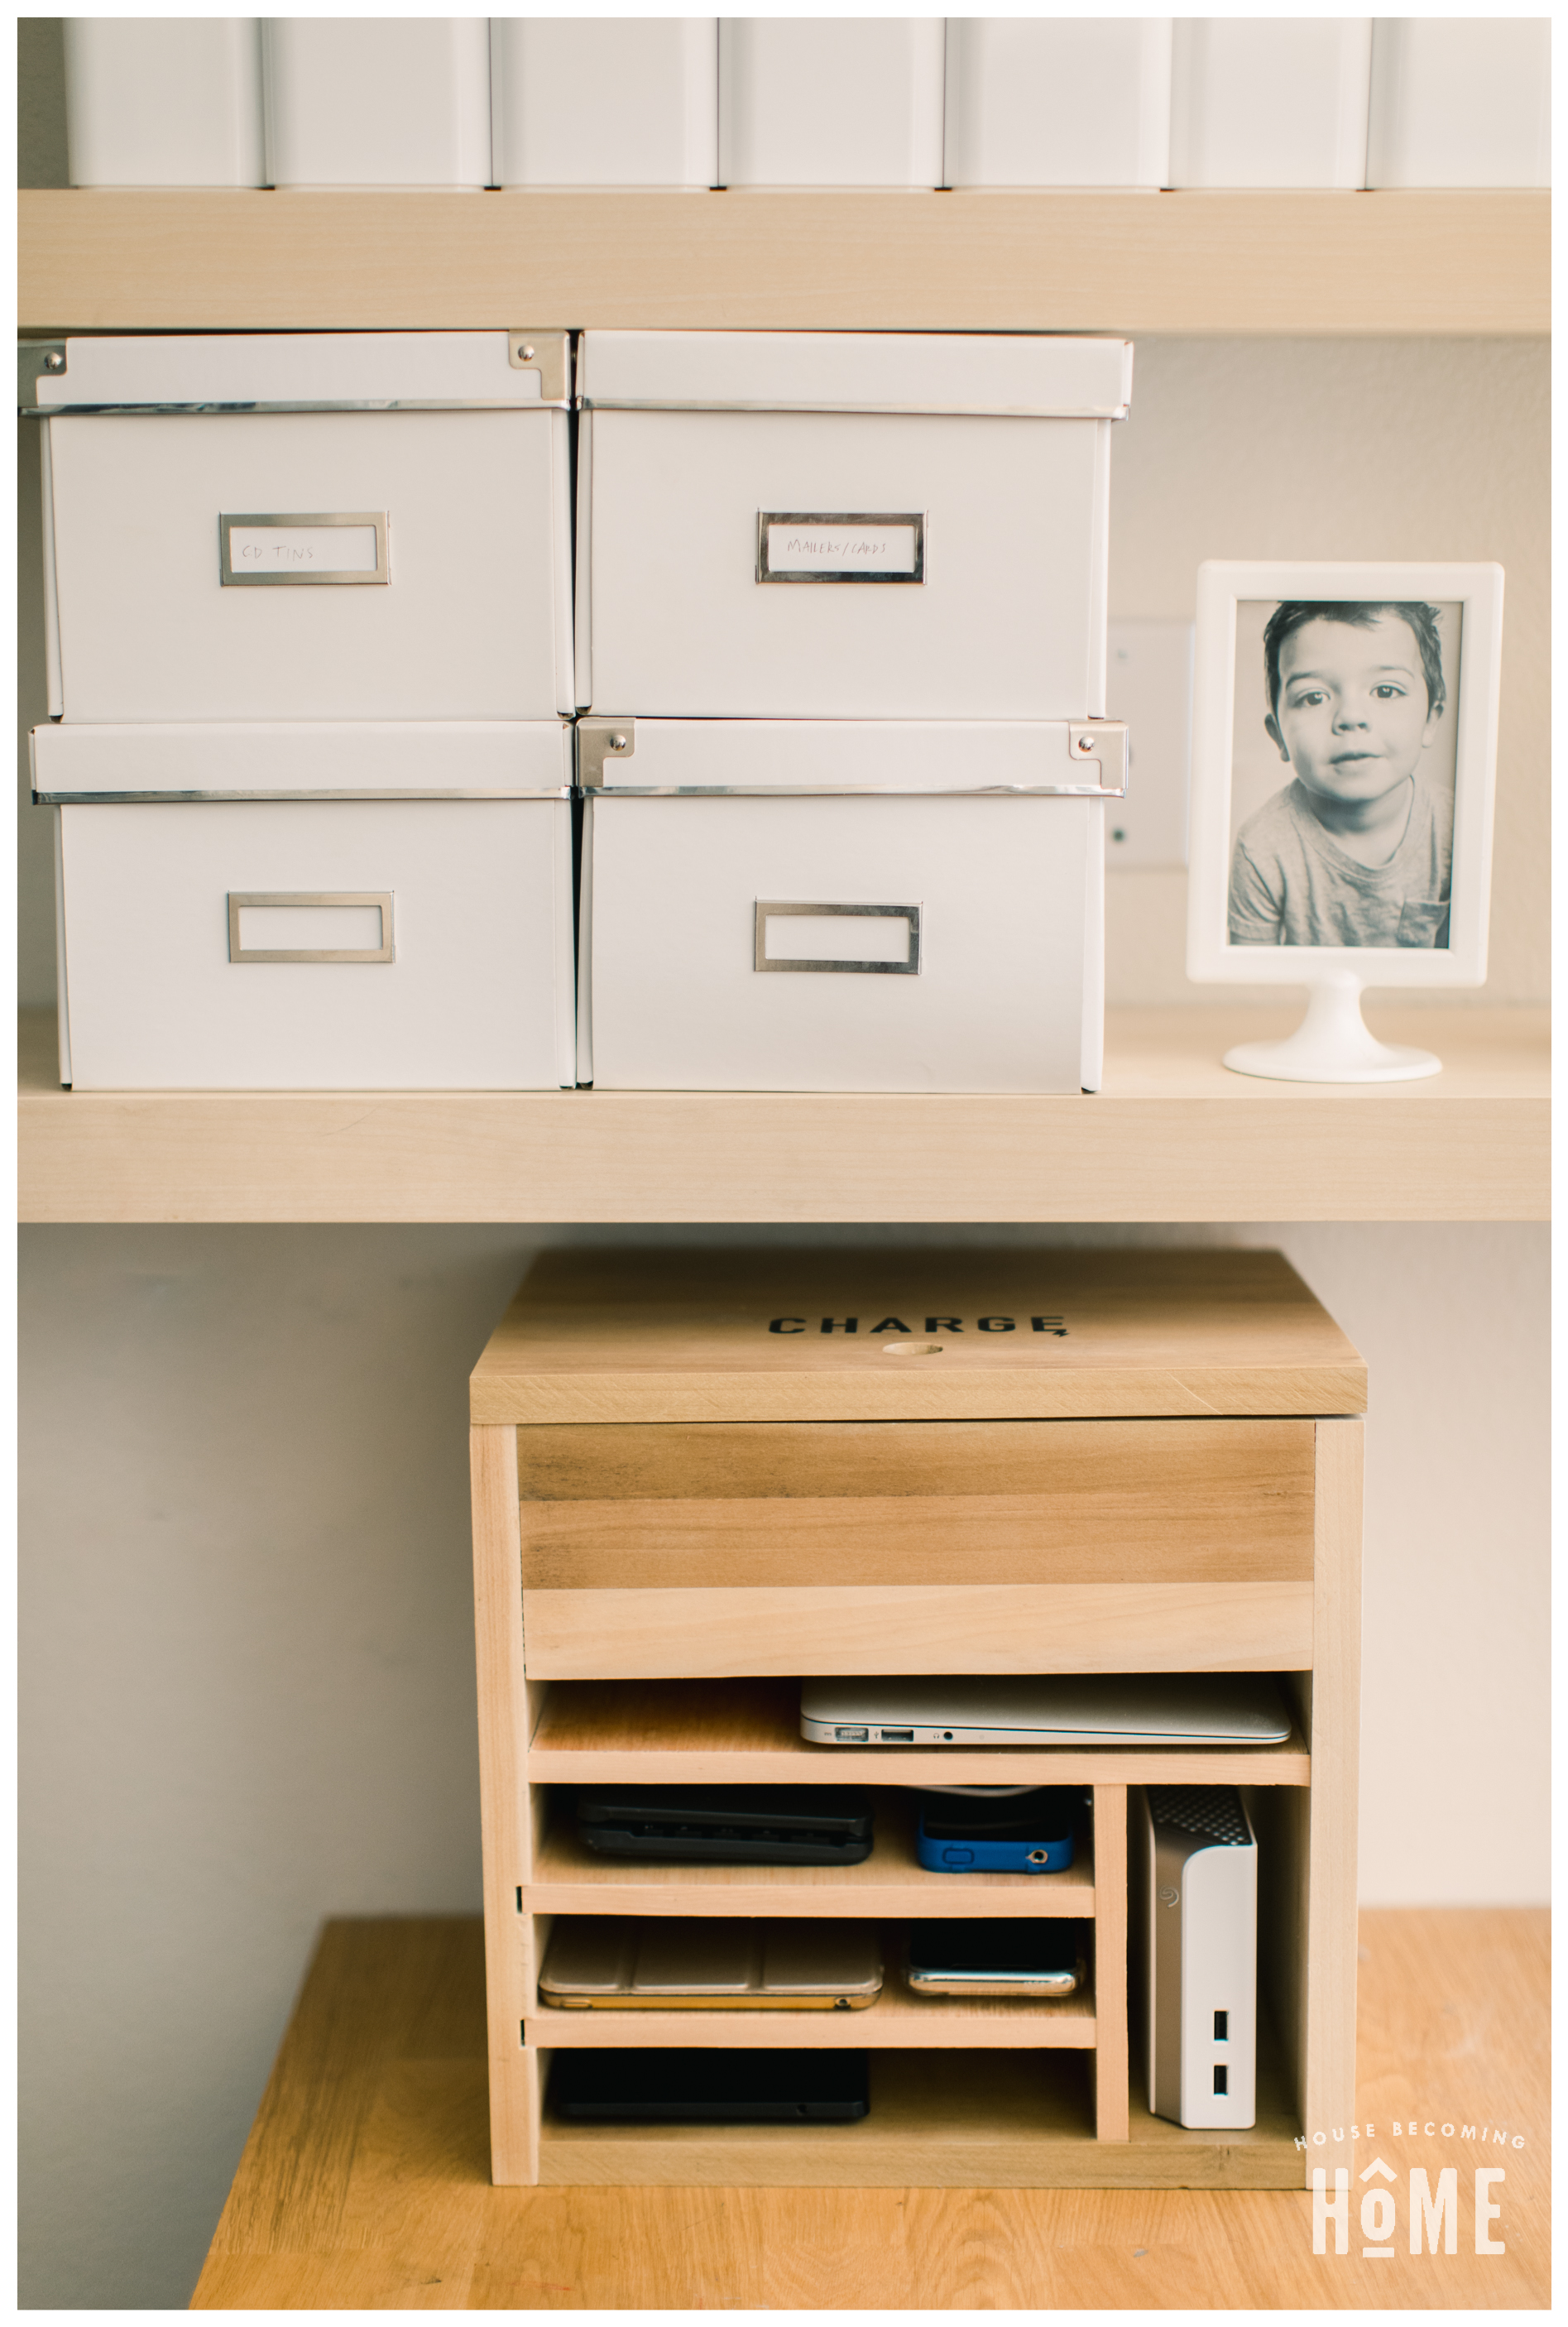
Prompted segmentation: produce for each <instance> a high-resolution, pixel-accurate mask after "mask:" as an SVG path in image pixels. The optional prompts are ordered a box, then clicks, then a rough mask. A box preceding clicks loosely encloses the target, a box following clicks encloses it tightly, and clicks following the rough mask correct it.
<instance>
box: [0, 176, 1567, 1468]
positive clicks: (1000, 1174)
mask: <svg viewBox="0 0 1568 2327" xmlns="http://www.w3.org/2000/svg"><path fill="white" fill-rule="evenodd" d="M75 198H76V197H75V196H68V197H66V199H70V200H74V199H75ZM86 199H88V200H89V201H91V200H94V199H98V198H97V197H95V196H93V195H92V194H90V193H88V194H87V195H86ZM201 199H202V200H203V201H210V200H213V199H216V200H217V201H222V200H224V199H225V198H224V197H223V196H221V195H220V196H218V197H216V198H214V197H208V196H203V197H201ZM240 199H243V198H240ZM287 199H294V198H293V197H289V198H287ZM343 199H346V200H349V201H352V200H353V197H352V196H348V197H344V198H343ZM455 199H461V197H459V198H455ZM476 199H479V200H483V199H486V198H484V197H480V198H476ZM1336 199H1337V198H1336ZM1353 199H1354V198H1353ZM319 256H320V255H319V254H318V257H319ZM142 320H144V321H145V318H144V319H142ZM1299 1016H1300V1010H1299V1007H1297V1008H1293V1007H1292V1006H1290V1005H1284V1006H1282V1007H1278V1008H1275V1007H1269V1008H1256V1007H1253V1006H1250V1005H1240V1004H1221V1005H1197V1006H1193V1007H1188V1006H1185V1005H1183V1006H1181V1007H1170V1008H1166V1009H1159V1010H1144V1011H1128V1010H1112V1011H1108V1012H1107V1013H1106V1079H1105V1087H1104V1089H1102V1090H1101V1091H1099V1092H1097V1094H1095V1095H1094V1096H1092V1097H1088V1098H1085V1097H1081V1096H1080V1097H1077V1098H957V1097H947V1096H942V1095H929V1094H928V1095H924V1096H916V1097H878V1096H872V1095H850V1096H845V1095H839V1096H828V1097H811V1096H799V1095H790V1094H788V1093H773V1092H761V1093H747V1092H735V1093H724V1092H674V1093H660V1092H655V1091H630V1092H611V1091H564V1092H549V1091H510V1092H509V1091H492V1092H485V1091H345V1092H337V1091H239V1092H233V1091H143V1092H125V1091H62V1090H61V1089H60V1088H59V1086H58V1082H57V1080H56V1079H55V1078H56V1070H55V1067H54V1063H53V1056H54V1051H53V1045H54V1014H53V1013H52V1011H50V1012H47V1013H44V1012H38V1011H31V1012H23V1027H22V1036H21V1044H20V1050H21V1064H22V1070H23V1086H22V1092H21V1108H20V1120H19V1126H18V1135H19V1141H20V1145H19V1151H18V1199H19V1204H20V1217H21V1218H22V1219H23V1220H334V1221H338V1220H443V1221H449V1220H451V1221H455V1220H496V1221H501V1222H506V1223H511V1222H514V1221H518V1220H533V1221H541V1222H543V1221H556V1220H558V1221H583V1220H591V1221H604V1220H621V1221H671V1220H675V1221H681V1220H689V1221H697V1222H705V1221H714V1220H717V1221H752V1220H794V1221H818V1220H835V1221H844V1220H851V1221H853V1220H910V1221H918V1220H926V1221H975V1220H989V1221H1013V1220H1037V1221H1056V1220H1546V1219H1548V1218H1549V1217H1550V1192H1549V1180H1548V1159H1549V1098H1548V1080H1549V1070H1548V1059H1547V1023H1548V1021H1547V1014H1546V1013H1545V1011H1544V1010H1538V1009H1507V1010H1495V1009H1459V1008H1433V1009H1419V1008H1410V1007H1405V1008H1400V1007H1394V1008H1388V1007H1385V1006H1380V1005H1371V1006H1370V1007H1369V1009H1368V1012H1367V1017H1368V1023H1370V1025H1371V1026H1372V1029H1373V1031H1374V1033H1376V1034H1377V1036H1378V1037H1379V1039H1380V1040H1383V1041H1386V1042H1411V1043H1416V1044H1420V1045H1423V1046H1425V1047H1427V1048H1435V1049H1436V1050H1437V1051H1438V1052H1439V1053H1440V1055H1441V1056H1442V1061H1443V1071H1442V1074H1440V1075H1433V1076H1432V1077H1431V1078H1430V1079H1428V1080H1426V1081H1424V1082H1418V1083H1388V1084H1381V1085H1370V1086H1367V1085H1362V1086H1338V1087H1331V1088H1330V1087H1325V1086H1323V1085H1321V1084H1311V1083H1271V1082H1265V1081H1262V1080H1260V1079H1257V1078H1256V1077H1253V1076H1248V1075H1233V1074H1227V1072H1226V1070H1225V1069H1224V1068H1223V1067H1222V1066H1221V1064H1220V1063H1219V1061H1220V1058H1221V1055H1222V1053H1223V1052H1224V1051H1225V1050H1226V1049H1227V1047H1228V1046H1229V1045H1230V1044H1232V1043H1234V1042H1243V1041H1249V1040H1252V1039H1255V1038H1257V1037H1269V1036H1273V1035H1276V1034H1285V1033H1289V1032H1290V1031H1291V1028H1292V1027H1293V1024H1295V1023H1296V1022H1297V1020H1298V1019H1299ZM632 1158H635V1167H633V1164H632V1163H631V1161H630V1159H632ZM1003 1410H1006V1409H1003ZM1325 1410H1326V1409H1325ZM539 1418H540V1419H552V1418H554V1419H562V1420H571V1419H574V1418H575V1419H581V1420H593V1419H594V1418H595V1416H593V1415H591V1414H590V1415H584V1416H576V1417H574V1416H556V1417H551V1416H541V1417H539ZM693 1418H694V1419H697V1420H701V1419H703V1418H704V1417H703V1416H702V1415H701V1413H700V1412H698V1413H696V1414H695V1415H694V1416H693ZM475 1419H476V1420H478V1421H481V1422H485V1421H490V1422H501V1421H507V1420H515V1419H518V1416H513V1415H509V1414H506V1413H480V1414H476V1416H475Z"/></svg>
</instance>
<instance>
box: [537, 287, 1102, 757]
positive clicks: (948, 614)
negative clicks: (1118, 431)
mask: <svg viewBox="0 0 1568 2327" xmlns="http://www.w3.org/2000/svg"><path fill="white" fill-rule="evenodd" d="M1131 378H1132V349H1131V347H1130V346H1129V345H1128V343H1127V342H1126V341H1123V340H1113V339H1104V340H1091V339H1082V340H1077V339H1065V338H1064V339H1051V338H1046V337H1038V338H1025V337H1004V336H1000V335H999V336H997V337H994V338H967V337H960V336H957V335H954V336H950V337H949V336H942V337H938V336H926V335H910V334H901V333H895V332H889V333H878V334H873V333H858V332H843V333H829V332H789V333H786V332H584V334H583V339H582V341H580V343H579V370H578V387H579V392H580V397H581V400H582V403H583V420H582V426H581V431H580V435H579V439H578V465H577V489H578V524H577V543H578V557H577V593H578V594H577V640H578V668H577V684H578V702H579V704H580V705H585V706H593V708H594V709H596V710H602V711H605V712H611V713H614V712H621V711H635V712H637V713H639V714H640V715H647V716H650V717H651V716H655V715H661V716H662V715H668V716H674V717H686V718H689V717H723V716H732V715H733V716H736V717H754V718H763V717H778V718H905V719H908V718H920V719H964V718H1001V719H1077V718H1082V717H1084V716H1085V715H1087V714H1090V713H1094V712H1099V711H1103V709H1104V708H1105V701H1104V687H1105V630H1106V523H1107V501H1108V487H1109V475H1110V426H1109V423H1110V422H1111V420H1113V419H1115V418H1117V417H1119V416H1121V415H1122V414H1124V413H1125V411H1126V409H1127V399H1128V396H1129V393H1130V388H1131ZM825 584H827V585H834V586H823V585H825Z"/></svg>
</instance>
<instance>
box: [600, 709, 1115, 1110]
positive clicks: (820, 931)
mask: <svg viewBox="0 0 1568 2327" xmlns="http://www.w3.org/2000/svg"><path fill="white" fill-rule="evenodd" d="M1092 725H1093V723H1084V724H1081V725H1069V724H1067V723H1061V724H1047V723H1043V722H1042V723H1035V724H1005V723H1002V722H986V721H971V722H949V723H936V722H929V723H926V722H922V723H901V722H897V721H854V722H852V721H843V722H834V723H831V724H821V723H817V722H811V721H805V720H779V721H766V720H756V721H753V720H659V719H654V720H642V719H639V720H636V721H627V720H602V719H590V720H587V721H583V722H582V723H580V725H579V729H578V734H579V750H580V766H581V770H582V772H583V777H584V779H585V780H586V781H587V786H588V789H587V792H586V798H585V803H584V825H583V888H582V893H581V898H580V903H579V955H578V962H579V990H578V1075H579V1079H580V1080H582V1081H583V1082H593V1083H594V1084H596V1085H597V1086H599V1087H600V1088H602V1089H661V1090H694V1089H695V1090H700V1089H723V1090H885V1091H908V1090H949V1091H955V1090H970V1091H1002V1090H1018V1091H1023V1090H1034V1091H1039V1090H1057V1091H1069V1090H1070V1091H1076V1090H1079V1089H1096V1088H1097V1086H1098V1082H1099V1079H1100V1028H1101V1017H1102V1002H1103V995H1102V985H1101V977H1100V960H1101V924H1102V914H1103V897H1104V888H1103V882H1104V864H1103V856H1104V846H1105V844H1104V823H1103V820H1104V814H1105V811H1104V807H1103V804H1102V803H1103V798H1104V794H1103V791H1102V789H1101V785H1100V778H1101V777H1102V776H1104V778H1105V779H1106V783H1107V784H1114V783H1115V781H1116V780H1117V778H1118V773H1119V768H1120V756H1119V755H1120V740H1119V739H1120V734H1121V731H1119V730H1117V731H1115V732H1114V733H1106V734H1099V735H1096V736H1094V738H1093V740H1094V741H1095V742H1096V743H1097V744H1098V745H1099V746H1100V748H1101V749H1102V750H1103V751H1104V752H1105V754H1106V758H1105V761H1104V762H1103V763H1102V762H1095V761H1092V760H1090V759H1089V758H1088V757H1087V753H1086V752H1084V751H1082V750H1081V749H1078V748H1076V746H1077V744H1078V741H1079V740H1081V738H1082V737H1084V736H1085V735H1086V734H1089V733H1090V730H1091V727H1092ZM617 737H620V738H621V739H622V741H621V743H620V745H619V747H617V745H616V743H615V738H617Z"/></svg>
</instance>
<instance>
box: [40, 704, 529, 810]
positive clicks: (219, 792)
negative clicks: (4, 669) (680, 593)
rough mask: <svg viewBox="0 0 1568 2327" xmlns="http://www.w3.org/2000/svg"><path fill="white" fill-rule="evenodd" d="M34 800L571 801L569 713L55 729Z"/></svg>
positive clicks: (43, 739)
mask: <svg viewBox="0 0 1568 2327" xmlns="http://www.w3.org/2000/svg"><path fill="white" fill-rule="evenodd" d="M32 746H33V798H34V799H36V800H41V801H65V800H81V801H89V800H98V801H106V800H204V799H541V798H542V799H565V797H566V796H567V794H568V792H569V790H570V787H571V783H572V729H571V725H570V723H569V722H568V721H566V720H564V719H539V720H528V721H521V720H515V721H500V720H493V721H490V720H471V721H466V722H462V723H458V722H455V721H454V722H451V723H437V722H434V721H427V722H422V723H416V722H413V721H408V720H397V721H384V722H375V723H371V722H366V723H365V724H355V723H350V722H349V721H342V722H337V723H328V722H324V721H305V720H297V721H286V722H283V721H280V722H277V723H275V724H268V725H260V724H256V725H247V726H243V727H242V726H228V725H216V724H199V723H196V722H192V723H191V724H190V725H182V726H177V727H176V726H169V727H154V726H127V727H109V726H104V727H96V726H66V725H57V724H53V723H52V722H51V724H49V725H48V726H45V727H35V728H34V729H33V735H32Z"/></svg>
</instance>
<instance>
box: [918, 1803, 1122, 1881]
mask: <svg viewBox="0 0 1568 2327" xmlns="http://www.w3.org/2000/svg"><path fill="white" fill-rule="evenodd" d="M918 1799H919V1817H918V1819H917V1822H916V1827H915V1855H916V1856H917V1858H918V1859H919V1863H920V1864H921V1865H922V1866H924V1867H928V1868H929V1870H930V1872H931V1873H932V1874H1058V1873H1059V1871H1060V1870H1061V1869H1062V1868H1063V1867H1064V1866H1070V1865H1071V1864H1072V1853H1073V1833H1074V1829H1075V1828H1076V1827H1077V1826H1078V1822H1079V1820H1080V1819H1081V1818H1082V1817H1083V1816H1084V1810H1085V1805H1086V1803H1087V1799H1088V1798H1087V1795H1086V1794H1085V1793H1084V1791H1083V1790H1082V1789H1081V1787H1075V1786H1026V1787H1022V1788H1020V1789H1018V1790H1008V1791H1007V1792H1005V1793H1003V1792H997V1793H980V1792H976V1793H922V1794H921V1795H919V1798H918Z"/></svg>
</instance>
